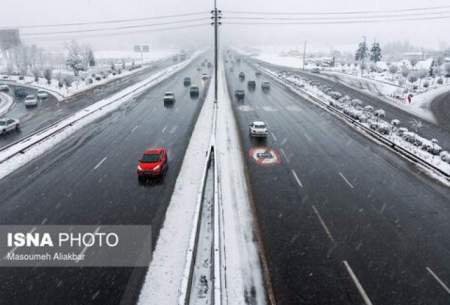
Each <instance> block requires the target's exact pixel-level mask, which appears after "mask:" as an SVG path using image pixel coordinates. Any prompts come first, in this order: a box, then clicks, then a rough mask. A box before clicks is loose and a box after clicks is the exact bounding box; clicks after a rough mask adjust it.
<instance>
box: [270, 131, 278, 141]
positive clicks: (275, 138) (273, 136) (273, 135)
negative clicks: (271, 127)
mask: <svg viewBox="0 0 450 305" xmlns="http://www.w3.org/2000/svg"><path fill="white" fill-rule="evenodd" d="M270 134H271V135H272V138H273V139H274V140H275V141H278V139H277V137H276V136H275V134H274V133H273V132H270Z"/></svg>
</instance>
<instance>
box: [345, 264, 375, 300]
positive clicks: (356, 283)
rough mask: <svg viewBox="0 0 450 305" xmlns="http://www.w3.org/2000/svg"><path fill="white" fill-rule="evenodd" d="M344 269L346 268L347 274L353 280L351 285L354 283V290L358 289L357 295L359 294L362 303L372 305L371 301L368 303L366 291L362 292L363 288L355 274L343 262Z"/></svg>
mask: <svg viewBox="0 0 450 305" xmlns="http://www.w3.org/2000/svg"><path fill="white" fill-rule="evenodd" d="M343 263H344V265H345V268H347V271H348V273H349V274H350V277H351V278H352V280H353V283H355V286H356V288H358V291H359V293H360V294H361V297H362V298H363V300H364V303H365V304H366V305H373V303H372V301H370V299H369V296H368V295H367V293H366V291H365V290H364V288H363V286H362V285H361V283H360V282H359V280H358V278H357V277H356V275H355V273H354V272H353V270H352V268H351V267H350V265H349V264H348V262H347V261H343Z"/></svg>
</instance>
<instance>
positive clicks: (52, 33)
mask: <svg viewBox="0 0 450 305" xmlns="http://www.w3.org/2000/svg"><path fill="white" fill-rule="evenodd" d="M196 21H205V18H195V19H186V20H178V21H169V22H160V23H150V24H140V25H125V26H119V27H112V28H97V29H82V30H70V31H53V32H34V33H23V34H22V36H48V35H59V34H78V33H92V32H104V31H115V30H126V29H139V28H146V27H153V26H162V25H172V24H181V23H190V22H196Z"/></svg>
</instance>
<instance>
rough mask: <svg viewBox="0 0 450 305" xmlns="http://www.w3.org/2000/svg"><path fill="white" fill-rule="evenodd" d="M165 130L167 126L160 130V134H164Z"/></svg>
mask: <svg viewBox="0 0 450 305" xmlns="http://www.w3.org/2000/svg"><path fill="white" fill-rule="evenodd" d="M166 129H167V125H166V126H164V128H163V129H162V130H161V132H162V133H164V132H165V131H166Z"/></svg>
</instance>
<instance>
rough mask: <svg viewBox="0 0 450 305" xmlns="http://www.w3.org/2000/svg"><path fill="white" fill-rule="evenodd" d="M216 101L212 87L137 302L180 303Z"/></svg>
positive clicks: (191, 140) (199, 118) (188, 148)
mask: <svg viewBox="0 0 450 305" xmlns="http://www.w3.org/2000/svg"><path fill="white" fill-rule="evenodd" d="M211 81H214V79H212V80H211ZM211 87H212V85H211ZM211 87H210V88H211ZM213 101H214V92H213V90H212V89H209V91H208V95H207V97H206V100H205V102H204V105H203V107H202V110H201V112H200V115H199V117H198V120H197V123H196V124H195V127H194V131H193V133H192V136H191V139H190V141H189V145H188V147H187V149H186V153H185V156H184V159H183V165H182V167H181V170H180V173H179V175H178V177H177V181H176V184H175V189H174V192H173V194H172V197H171V199H170V204H169V207H168V208H167V211H166V215H165V220H164V225H163V227H162V228H161V230H160V232H159V238H158V241H157V243H156V247H155V250H154V251H153V255H152V261H151V263H150V267H149V269H148V271H147V275H146V277H145V282H144V285H143V287H142V290H141V294H140V296H139V301H138V305H151V304H157V305H174V304H178V297H179V295H180V293H181V291H180V288H181V287H182V282H183V279H184V278H185V276H186V275H185V273H184V272H185V267H186V264H187V262H186V255H187V254H188V253H187V252H188V249H189V245H190V237H191V232H192V228H193V227H194V215H195V213H196V205H197V196H198V192H199V189H200V188H201V187H202V185H201V182H202V181H201V180H202V175H203V171H204V168H203V167H204V165H205V163H204V162H202V161H203V160H205V158H206V154H207V152H208V149H209V147H210V141H209V139H210V137H211V135H212V127H213V126H212V121H213V112H214V103H213Z"/></svg>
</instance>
